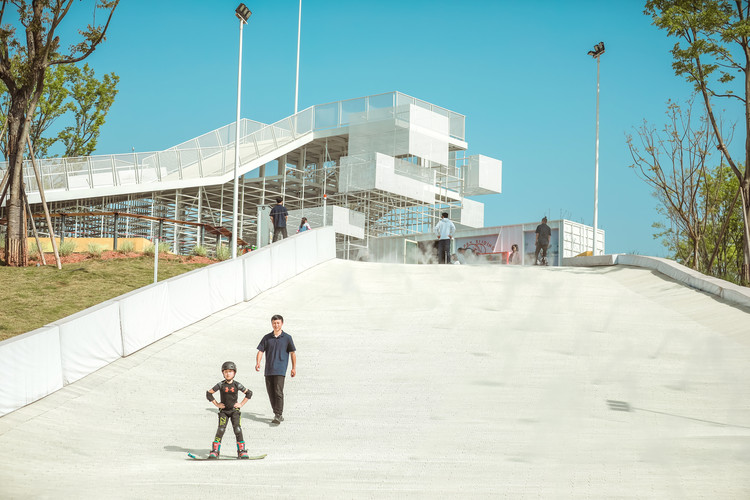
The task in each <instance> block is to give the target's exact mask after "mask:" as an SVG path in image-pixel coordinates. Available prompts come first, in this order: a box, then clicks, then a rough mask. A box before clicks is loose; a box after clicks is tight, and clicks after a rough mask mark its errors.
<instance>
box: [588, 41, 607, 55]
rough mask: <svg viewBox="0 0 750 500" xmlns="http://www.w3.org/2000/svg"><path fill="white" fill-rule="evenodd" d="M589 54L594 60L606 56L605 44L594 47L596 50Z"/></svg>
mask: <svg viewBox="0 0 750 500" xmlns="http://www.w3.org/2000/svg"><path fill="white" fill-rule="evenodd" d="M588 54H589V55H590V56H591V57H593V58H594V59H597V58H599V56H600V55H602V54H604V42H599V43H597V44H596V45H594V50H589V52H588Z"/></svg>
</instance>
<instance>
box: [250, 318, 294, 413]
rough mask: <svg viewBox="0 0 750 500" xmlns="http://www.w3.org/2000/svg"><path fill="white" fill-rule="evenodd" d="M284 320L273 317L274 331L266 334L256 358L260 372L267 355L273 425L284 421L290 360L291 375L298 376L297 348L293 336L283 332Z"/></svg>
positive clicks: (268, 388)
mask: <svg viewBox="0 0 750 500" xmlns="http://www.w3.org/2000/svg"><path fill="white" fill-rule="evenodd" d="M282 326H284V318H283V317H282V316H281V315H280V314H274V315H273V316H272V317H271V328H272V329H273V331H272V332H271V333H268V334H266V335H265V336H264V337H263V338H262V339H261V341H260V344H258V354H257V355H256V357H255V371H260V362H261V360H262V359H263V353H265V354H266V369H265V372H264V374H265V377H266V391H267V392H268V398H269V399H270V400H271V409H273V420H272V421H271V423H273V424H276V425H278V424H280V423H281V422H283V421H284V416H283V415H284V381H285V380H286V370H287V368H288V367H289V358H290V357H291V359H292V371H291V375H292V377H294V376H295V375H297V348H296V347H294V341H293V340H292V336H291V335H289V334H288V333H286V332H285V331H283V330H282V329H281V328H282Z"/></svg>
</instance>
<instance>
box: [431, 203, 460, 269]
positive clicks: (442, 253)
mask: <svg viewBox="0 0 750 500" xmlns="http://www.w3.org/2000/svg"><path fill="white" fill-rule="evenodd" d="M442 215H443V218H442V219H440V221H439V222H438V223H437V224H435V236H437V239H438V264H450V263H451V239H452V238H453V233H455V232H456V226H455V225H453V222H451V220H450V219H449V218H448V212H443V214H442Z"/></svg>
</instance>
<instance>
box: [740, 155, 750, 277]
mask: <svg viewBox="0 0 750 500" xmlns="http://www.w3.org/2000/svg"><path fill="white" fill-rule="evenodd" d="M745 168H750V167H745ZM740 195H741V197H742V222H743V225H744V228H743V229H744V231H743V239H742V241H743V243H744V245H743V253H744V257H745V258H744V261H743V263H742V267H741V268H740V284H741V285H743V286H750V180H748V181H745V182H743V183H742V184H740Z"/></svg>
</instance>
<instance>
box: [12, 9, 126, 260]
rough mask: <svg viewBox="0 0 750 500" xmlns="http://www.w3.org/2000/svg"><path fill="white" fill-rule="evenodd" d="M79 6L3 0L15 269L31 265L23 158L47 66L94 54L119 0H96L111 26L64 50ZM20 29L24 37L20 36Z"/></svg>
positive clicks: (90, 30)
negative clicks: (65, 27) (63, 37)
mask: <svg viewBox="0 0 750 500" xmlns="http://www.w3.org/2000/svg"><path fill="white" fill-rule="evenodd" d="M74 3H75V2H74V0H31V1H27V0H12V1H8V0H2V8H1V9H0V80H2V82H3V83H4V84H5V87H6V88H7V89H8V95H9V97H10V103H9V106H8V117H7V127H8V144H7V146H8V182H9V185H10V189H9V192H8V194H9V199H8V205H7V206H8V209H7V211H6V213H7V220H8V227H7V231H6V244H5V261H6V263H7V264H8V265H11V266H25V265H26V264H27V263H28V252H27V248H26V215H25V207H24V204H23V156H24V151H25V144H26V141H27V138H28V137H29V132H30V130H31V123H32V120H33V118H34V113H35V112H36V108H37V105H38V104H39V99H40V98H41V96H42V93H43V91H44V76H45V73H46V72H47V68H49V67H50V66H52V65H56V64H70V63H76V62H79V61H82V60H83V59H85V58H87V57H88V56H89V55H91V54H92V53H93V52H94V50H95V49H96V47H97V46H98V45H99V44H100V43H101V42H102V41H104V38H105V34H106V32H107V28H108V27H109V23H110V21H111V20H112V15H113V14H114V11H115V8H117V5H118V3H119V0H96V1H95V4H94V8H95V9H103V10H105V11H108V13H107V16H106V22H105V23H104V24H103V25H88V26H87V27H86V28H85V29H82V30H79V31H78V33H79V34H80V39H79V40H77V43H75V44H73V45H71V46H70V47H69V48H68V49H67V50H64V49H62V48H61V41H60V37H59V35H58V34H57V30H58V28H59V26H60V23H61V22H62V20H63V19H64V18H65V16H67V15H68V13H69V11H70V9H71V7H72V6H73V4H74ZM9 6H11V7H10V8H9ZM13 7H15V9H13ZM14 10H15V13H17V17H16V18H15V19H13V21H12V24H11V23H9V22H8V20H9V17H10V16H13V13H12V12H11V11H14ZM14 24H15V26H14ZM16 27H18V29H19V30H22V31H23V33H22V34H19V35H17V34H16Z"/></svg>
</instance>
